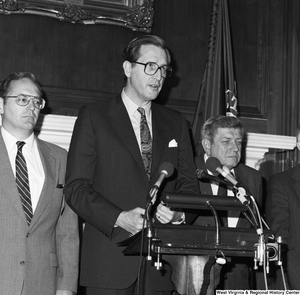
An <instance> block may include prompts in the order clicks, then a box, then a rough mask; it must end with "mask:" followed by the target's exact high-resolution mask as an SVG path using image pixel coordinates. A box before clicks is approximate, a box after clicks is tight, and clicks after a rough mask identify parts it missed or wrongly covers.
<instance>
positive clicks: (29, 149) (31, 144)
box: [1, 127, 45, 212]
mask: <svg viewBox="0 0 300 295" xmlns="http://www.w3.org/2000/svg"><path fill="white" fill-rule="evenodd" d="M1 134H2V137H3V140H4V143H5V145H6V149H7V152H8V156H9V160H10V164H11V167H12V170H13V173H14V175H16V155H17V151H18V148H17V145H16V142H17V141H19V140H18V139H16V138H15V137H14V136H12V135H11V134H10V133H9V132H8V131H6V130H5V129H4V128H3V127H1ZM21 141H24V142H25V143H26V144H25V145H24V146H23V148H22V153H23V156H24V158H25V160H26V164H27V170H28V178H29V186H30V196H31V203H32V210H33V212H34V211H35V209H36V206H37V204H38V201H39V198H40V194H41V191H42V188H43V185H44V181H45V173H44V169H43V164H42V161H41V157H40V154H39V151H38V148H37V143H36V140H35V136H34V134H31V135H30V136H29V137H28V138H27V139H26V140H21Z"/></svg>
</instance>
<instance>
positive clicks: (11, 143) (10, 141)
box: [1, 126, 35, 152]
mask: <svg viewBox="0 0 300 295" xmlns="http://www.w3.org/2000/svg"><path fill="white" fill-rule="evenodd" d="M1 134H2V137H3V140H4V142H5V145H6V148H7V150H8V151H11V150H13V149H16V148H17V146H16V142H17V141H19V140H18V139H17V138H15V137H14V136H13V135H11V134H10V133H9V132H8V131H7V130H6V129H5V128H4V127H3V126H2V127H1ZM34 139H35V136H34V133H32V134H31V135H30V136H29V137H27V138H26V139H25V140H22V141H24V142H26V145H27V149H28V150H29V151H30V152H32V149H33V144H34Z"/></svg>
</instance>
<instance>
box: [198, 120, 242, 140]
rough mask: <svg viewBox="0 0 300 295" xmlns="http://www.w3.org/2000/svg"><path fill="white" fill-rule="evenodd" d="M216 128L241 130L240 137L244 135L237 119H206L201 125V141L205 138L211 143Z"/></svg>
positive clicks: (240, 123)
mask: <svg viewBox="0 0 300 295" xmlns="http://www.w3.org/2000/svg"><path fill="white" fill-rule="evenodd" d="M218 128H233V129H241V132H242V136H243V135H244V128H243V124H242V122H241V121H240V120H239V119H238V118H236V117H233V116H216V117H211V118H209V119H207V120H206V121H205V123H204V124H203V126H202V130H201V136H202V139H204V138H207V139H208V140H209V141H210V142H212V140H213V138H214V135H215V133H216V132H217V130H218Z"/></svg>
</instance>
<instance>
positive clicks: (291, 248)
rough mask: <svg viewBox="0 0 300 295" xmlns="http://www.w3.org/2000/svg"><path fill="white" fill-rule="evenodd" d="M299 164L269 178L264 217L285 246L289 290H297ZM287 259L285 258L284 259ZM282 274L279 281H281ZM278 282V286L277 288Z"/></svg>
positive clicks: (299, 262)
mask: <svg viewBox="0 0 300 295" xmlns="http://www.w3.org/2000/svg"><path fill="white" fill-rule="evenodd" d="M299 210H300V165H297V166H296V167H294V168H292V169H290V170H288V171H285V172H281V173H278V174H275V175H273V176H271V178H270V179H269V180H268V189H267V199H266V220H267V222H268V224H269V226H270V228H271V230H273V231H274V232H275V234H276V236H277V237H278V236H281V237H282V239H283V244H285V246H287V256H286V257H285V256H284V258H283V262H284V266H285V267H286V271H287V278H288V289H292V290H300V222H299ZM285 258H286V259H285ZM281 281H282V279H281V276H280V277H278V282H277V283H281ZM279 287H280V285H278V286H277V288H279Z"/></svg>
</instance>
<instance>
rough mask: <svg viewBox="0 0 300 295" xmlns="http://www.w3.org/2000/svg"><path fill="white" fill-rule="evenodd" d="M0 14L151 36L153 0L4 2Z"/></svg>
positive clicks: (3, 0) (27, 0) (19, 0)
mask: <svg viewBox="0 0 300 295" xmlns="http://www.w3.org/2000/svg"><path fill="white" fill-rule="evenodd" d="M87 2H88V4H86V3H87ZM0 13H2V14H6V15H10V14H31V15H40V16H47V17H52V18H56V19H58V20H60V21H65V22H71V23H74V24H75V23H76V24H77V23H78V24H85V25H88V24H93V25H95V24H111V25H118V26H124V27H127V28H130V29H132V30H133V31H142V32H148V33H149V32H151V29H152V26H153V18H154V0H131V1H126V0H122V1H107V0H90V1H82V0H63V1H58V0H38V1H37V0H26V1H22V0H2V1H0Z"/></svg>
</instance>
